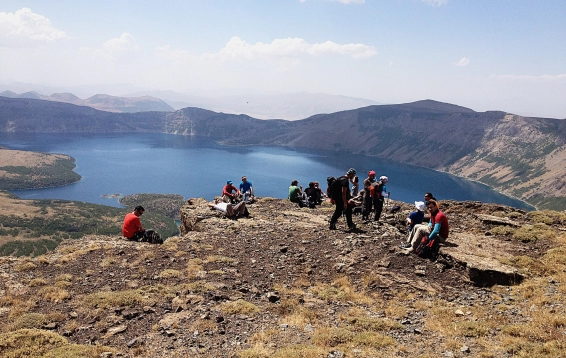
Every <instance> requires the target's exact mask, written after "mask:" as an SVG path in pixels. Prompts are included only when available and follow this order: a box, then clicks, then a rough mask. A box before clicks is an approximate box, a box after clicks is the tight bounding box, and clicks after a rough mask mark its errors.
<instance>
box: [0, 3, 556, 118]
mask: <svg viewBox="0 0 566 358" xmlns="http://www.w3.org/2000/svg"><path fill="white" fill-rule="evenodd" d="M14 81H18V82H26V83H36V84H43V85H51V86H78V85H93V84H117V83H130V84H132V85H134V86H137V87H139V88H140V89H158V90H174V91H179V92H184V91H188V90H194V89H204V90H216V89H246V90H259V91H276V92H300V91H304V92H312V93H329V94H338V95H346V96H353V97H361V98H367V99H372V100H376V101H378V102H382V103H404V102H411V101H416V100H421V99H434V100H439V101H444V102H450V103H454V104H458V105H462V106H466V107H470V108H472V109H474V110H477V111H485V110H491V109H497V110H504V111H509V112H512V113H517V114H523V115H532V116H548V117H557V118H565V117H566V1H565V0H530V1H527V0H365V1H364V0H334V1H331V0H198V1H197V0H167V1H143V0H137V1H133V0H112V1H106V0H97V1H81V0H50V1H45V0H41V1H39V0H29V1H16V0H2V1H1V2H0V83H4V84H6V83H10V82H14ZM109 92H110V91H109ZM109 94H116V95H118V93H109Z"/></svg>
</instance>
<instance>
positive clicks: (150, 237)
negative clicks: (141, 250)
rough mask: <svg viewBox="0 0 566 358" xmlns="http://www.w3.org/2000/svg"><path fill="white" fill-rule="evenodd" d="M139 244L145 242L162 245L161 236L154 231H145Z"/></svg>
mask: <svg viewBox="0 0 566 358" xmlns="http://www.w3.org/2000/svg"><path fill="white" fill-rule="evenodd" d="M140 241H141V242H147V243H150V244H158V245H161V244H163V239H162V238H161V235H159V234H158V233H156V232H155V231H154V230H146V231H145V234H144V236H143V238H142V239H141V240H140Z"/></svg>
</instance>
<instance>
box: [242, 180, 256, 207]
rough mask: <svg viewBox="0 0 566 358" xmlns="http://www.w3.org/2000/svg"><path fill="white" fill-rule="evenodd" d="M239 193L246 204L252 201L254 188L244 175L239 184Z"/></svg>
mask: <svg viewBox="0 0 566 358" xmlns="http://www.w3.org/2000/svg"><path fill="white" fill-rule="evenodd" d="M240 193H242V195H243V196H244V201H245V202H246V203H248V202H252V201H254V186H253V184H252V182H251V181H249V180H248V178H246V176H245V175H244V176H243V177H242V182H241V183H240Z"/></svg>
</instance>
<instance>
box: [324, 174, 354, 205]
mask: <svg viewBox="0 0 566 358" xmlns="http://www.w3.org/2000/svg"><path fill="white" fill-rule="evenodd" d="M332 178H334V177H332ZM344 180H346V181H347V180H348V178H347V177H346V176H341V177H340V178H334V181H333V182H332V184H331V185H329V186H328V189H327V190H326V193H327V194H328V196H329V197H331V198H332V199H334V200H337V198H341V197H342V186H341V185H340V184H341V182H342V181H344ZM327 181H328V179H327ZM347 193H348V194H347V195H346V198H347V199H349V198H350V197H351V195H350V191H349V190H348V192H347Z"/></svg>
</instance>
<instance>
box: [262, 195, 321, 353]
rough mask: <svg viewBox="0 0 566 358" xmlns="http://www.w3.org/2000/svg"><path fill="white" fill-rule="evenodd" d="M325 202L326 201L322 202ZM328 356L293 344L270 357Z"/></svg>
mask: <svg viewBox="0 0 566 358" xmlns="http://www.w3.org/2000/svg"><path fill="white" fill-rule="evenodd" d="M322 203H323V204H324V203H325V201H323V202H322ZM326 356H328V352H327V351H326V350H325V349H324V348H322V347H317V346H314V345H312V344H293V345H290V346H287V347H283V348H281V349H278V350H277V351H275V352H274V353H273V354H272V355H271V356H270V358H289V357H293V358H321V357H326Z"/></svg>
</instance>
